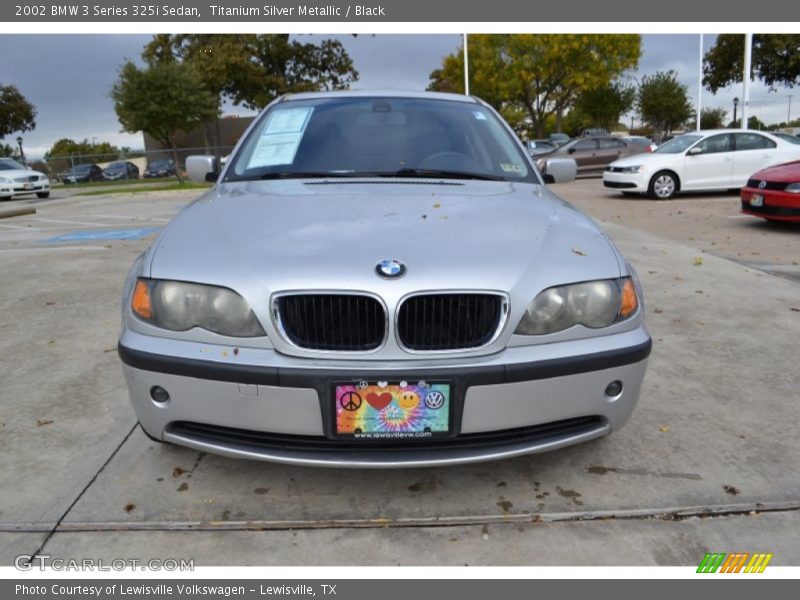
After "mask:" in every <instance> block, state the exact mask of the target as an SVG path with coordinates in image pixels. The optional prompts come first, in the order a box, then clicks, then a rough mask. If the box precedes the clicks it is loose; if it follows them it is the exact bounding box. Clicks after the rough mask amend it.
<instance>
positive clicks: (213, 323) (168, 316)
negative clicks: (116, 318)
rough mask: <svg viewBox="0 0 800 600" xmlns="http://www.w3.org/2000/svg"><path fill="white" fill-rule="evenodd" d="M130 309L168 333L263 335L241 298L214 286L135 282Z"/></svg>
mask: <svg viewBox="0 0 800 600" xmlns="http://www.w3.org/2000/svg"><path fill="white" fill-rule="evenodd" d="M131 310H133V313H134V314H135V315H136V316H137V317H139V318H140V319H142V320H143V321H146V322H148V323H150V324H152V325H156V326H157V327H161V328H163V329H169V330H170V331H188V330H189V329H192V328H194V327H200V328H202V329H207V330H208V331H212V332H214V333H218V334H220V335H228V336H231V337H259V336H262V335H266V333H265V332H264V328H263V327H261V324H260V323H259V322H258V319H256V316H255V314H253V311H252V309H251V308H250V305H249V304H248V303H247V301H246V300H245V299H244V298H242V297H241V296H240V295H239V294H237V293H236V292H234V291H232V290H229V289H228V288H224V287H217V286H214V285H201V284H198V283H185V282H182V281H166V280H159V279H138V280H137V281H136V286H135V287H134V290H133V295H132V296H131Z"/></svg>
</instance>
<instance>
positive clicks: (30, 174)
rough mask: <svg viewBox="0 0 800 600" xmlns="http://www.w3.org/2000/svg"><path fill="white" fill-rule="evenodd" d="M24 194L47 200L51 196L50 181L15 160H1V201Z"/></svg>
mask: <svg viewBox="0 0 800 600" xmlns="http://www.w3.org/2000/svg"><path fill="white" fill-rule="evenodd" d="M22 194H36V195H37V196H38V197H39V198H47V197H48V196H49V195H50V179H49V178H48V177H47V175H45V174H44V173H40V172H39V171H33V170H31V169H28V168H27V167H24V166H22V165H21V164H19V163H18V162H17V161H15V160H12V159H10V158H0V200H8V199H9V198H14V197H15V196H20V195H22Z"/></svg>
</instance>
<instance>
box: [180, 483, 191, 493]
mask: <svg viewBox="0 0 800 600" xmlns="http://www.w3.org/2000/svg"><path fill="white" fill-rule="evenodd" d="M188 489H189V484H188V483H186V482H185V481H184V482H183V483H182V484H180V485H179V486H178V491H179V492H185V491H186V490H188Z"/></svg>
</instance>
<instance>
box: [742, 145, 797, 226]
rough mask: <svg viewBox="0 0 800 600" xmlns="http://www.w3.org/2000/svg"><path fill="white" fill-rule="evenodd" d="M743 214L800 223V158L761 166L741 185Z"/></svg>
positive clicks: (769, 219)
mask: <svg viewBox="0 0 800 600" xmlns="http://www.w3.org/2000/svg"><path fill="white" fill-rule="evenodd" d="M741 198H742V213H744V214H746V215H753V216H754V217H763V218H764V219H767V220H768V221H796V222H798V223H800V160H799V161H794V162H790V163H785V164H782V165H775V166H774V167H769V168H766V169H763V170H761V171H759V172H758V173H756V174H755V175H752V176H751V177H750V179H748V181H747V185H746V186H744V187H743V188H742V192H741Z"/></svg>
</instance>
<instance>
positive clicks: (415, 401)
mask: <svg viewBox="0 0 800 600" xmlns="http://www.w3.org/2000/svg"><path fill="white" fill-rule="evenodd" d="M397 404H398V406H400V408H403V409H405V410H413V409H415V408H417V406H419V394H417V392H414V391H412V390H405V391H403V392H401V393H400V395H399V396H398V397H397Z"/></svg>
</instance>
